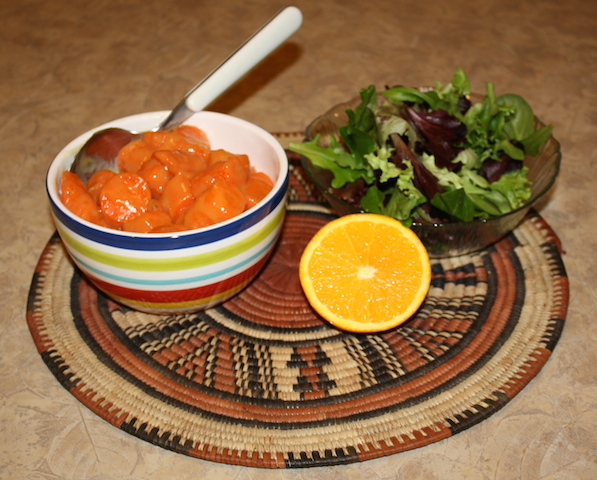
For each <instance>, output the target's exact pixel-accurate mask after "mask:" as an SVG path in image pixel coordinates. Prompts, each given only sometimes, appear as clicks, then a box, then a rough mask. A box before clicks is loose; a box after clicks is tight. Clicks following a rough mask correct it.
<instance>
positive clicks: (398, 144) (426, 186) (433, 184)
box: [390, 133, 444, 200]
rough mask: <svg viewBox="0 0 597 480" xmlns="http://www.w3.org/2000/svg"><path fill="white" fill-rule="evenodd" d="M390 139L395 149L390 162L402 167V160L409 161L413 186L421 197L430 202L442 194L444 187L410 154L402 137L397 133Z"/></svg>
mask: <svg viewBox="0 0 597 480" xmlns="http://www.w3.org/2000/svg"><path fill="white" fill-rule="evenodd" d="M390 139H391V140H392V143H393V144H394V148H395V152H394V155H393V156H392V161H393V162H394V163H395V164H396V165H397V166H398V167H402V163H403V161H404V160H409V161H410V163H411V164H412V166H413V170H414V179H413V184H414V186H415V187H417V189H418V190H419V191H420V192H421V193H422V194H423V195H425V198H427V200H431V199H432V198H433V197H434V196H435V195H436V194H438V193H443V192H444V187H442V186H441V185H440V184H439V182H438V180H437V178H435V176H434V175H433V174H432V173H431V172H430V171H429V170H427V169H426V168H425V167H424V166H423V164H422V163H421V162H420V161H419V159H418V158H417V157H416V156H415V155H414V154H413V153H412V151H411V150H410V148H408V145H406V143H405V142H404V140H403V139H402V137H401V136H400V135H398V134H397V133H393V134H392V135H390Z"/></svg>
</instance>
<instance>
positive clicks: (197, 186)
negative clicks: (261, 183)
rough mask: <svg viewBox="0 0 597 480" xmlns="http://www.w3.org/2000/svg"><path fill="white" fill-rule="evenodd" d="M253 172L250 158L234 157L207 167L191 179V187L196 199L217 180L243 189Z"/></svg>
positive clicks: (244, 156) (243, 156)
mask: <svg viewBox="0 0 597 480" xmlns="http://www.w3.org/2000/svg"><path fill="white" fill-rule="evenodd" d="M250 172H251V167H250V164H249V157H247V156H246V155H233V156H231V157H228V158H226V159H225V160H221V161H219V162H216V163H214V164H212V165H210V166H209V167H207V168H206V169H205V170H204V171H203V172H201V173H199V174H198V175H195V176H194V177H193V178H192V179H191V187H192V189H193V195H195V198H199V197H200V196H201V195H202V194H203V193H204V192H205V191H206V190H207V189H208V188H210V187H211V186H212V185H213V184H214V183H215V182H216V180H217V179H219V178H220V179H222V180H226V181H228V182H230V183H232V184H234V185H236V186H237V187H240V188H242V187H243V186H244V185H245V183H246V182H247V180H248V178H249V175H250Z"/></svg>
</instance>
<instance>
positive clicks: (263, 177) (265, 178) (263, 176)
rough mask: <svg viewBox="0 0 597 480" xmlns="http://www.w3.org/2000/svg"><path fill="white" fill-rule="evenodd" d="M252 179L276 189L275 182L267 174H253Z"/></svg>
mask: <svg viewBox="0 0 597 480" xmlns="http://www.w3.org/2000/svg"><path fill="white" fill-rule="evenodd" d="M251 177H254V178H258V179H259V180H261V181H262V182H265V183H267V184H268V185H269V186H270V187H271V188H274V181H273V180H272V179H271V178H270V177H269V175H268V174H267V173H263V172H251Z"/></svg>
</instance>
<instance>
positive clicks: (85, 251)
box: [58, 207, 285, 272]
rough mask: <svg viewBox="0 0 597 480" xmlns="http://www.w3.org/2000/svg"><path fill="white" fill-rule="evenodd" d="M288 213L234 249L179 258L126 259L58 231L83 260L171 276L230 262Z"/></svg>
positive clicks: (266, 233)
mask: <svg viewBox="0 0 597 480" xmlns="http://www.w3.org/2000/svg"><path fill="white" fill-rule="evenodd" d="M284 213H285V208H284V207H282V208H280V210H279V211H278V213H277V214H276V216H275V217H274V218H273V219H272V220H271V221H269V222H268V223H267V224H266V225H265V226H264V227H263V228H262V229H261V230H259V231H257V232H255V233H254V234H252V235H250V236H249V237H246V238H244V239H242V240H240V241H238V242H236V243H234V244H233V245H227V246H225V247H222V248H220V249H218V250H214V251H211V252H205V253H200V254H197V255H190V256H184V257H178V258H150V257H144V258H134V257H128V256H125V255H116V254H112V253H106V252H102V251H100V250H97V249H95V248H92V247H90V246H88V245H85V244H83V243H82V242H79V241H78V240H75V239H74V238H73V237H72V236H71V235H69V234H68V233H67V232H65V231H64V229H61V228H60V227H58V230H59V231H60V237H61V238H62V240H63V241H64V242H65V243H66V244H67V245H68V246H69V247H70V248H72V249H73V250H74V251H76V252H77V253H79V254H80V255H81V256H83V257H85V258H88V259H90V260H93V261H96V262H98V263H101V264H104V265H108V266H111V267H114V268H121V269H125V270H134V271H139V272H171V271H176V270H189V269H191V268H197V267H201V266H206V265H213V264H214V263H218V262H221V261H224V260H228V259H229V258H232V257H234V256H236V255H238V254H239V253H242V252H244V251H247V250H249V249H251V248H253V247H254V246H255V245H257V244H258V243H260V242H262V241H263V240H264V239H265V238H267V237H268V236H269V235H270V234H271V233H272V232H273V231H274V230H275V229H276V227H278V225H279V224H280V222H281V221H282V218H283V216H284ZM147 254H148V255H151V252H147Z"/></svg>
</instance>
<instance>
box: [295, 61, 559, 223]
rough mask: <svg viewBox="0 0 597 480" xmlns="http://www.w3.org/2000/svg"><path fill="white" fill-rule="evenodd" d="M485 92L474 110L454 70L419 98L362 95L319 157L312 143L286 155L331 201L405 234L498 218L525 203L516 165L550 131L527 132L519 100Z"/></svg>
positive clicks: (412, 91)
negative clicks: (323, 183)
mask: <svg viewBox="0 0 597 480" xmlns="http://www.w3.org/2000/svg"><path fill="white" fill-rule="evenodd" d="M485 87H486V88H485V96H484V99H483V101H479V102H476V103H475V102H474V101H472V100H471V98H470V93H471V92H470V83H469V80H468V78H467V77H466V75H465V73H464V71H463V70H462V69H458V70H457V71H456V72H455V74H454V75H453V77H452V80H451V82H450V83H449V84H447V85H445V86H444V85H441V84H440V83H439V82H438V83H436V85H435V87H434V88H430V89H428V90H422V89H417V88H410V87H402V86H397V87H393V88H388V89H386V90H385V91H383V92H381V93H378V92H377V90H376V88H375V86H373V85H371V86H369V87H368V88H366V89H363V90H361V92H360V98H361V102H360V104H359V105H358V106H357V107H356V108H355V109H354V110H347V111H346V113H347V114H348V122H347V123H346V125H343V126H342V127H341V128H340V129H339V136H338V138H336V137H332V139H331V144H330V145H329V146H328V147H321V146H319V145H318V143H319V135H317V136H316V137H315V138H313V139H311V140H308V141H305V142H303V143H298V142H294V143H291V144H290V147H289V148H290V150H292V151H294V152H296V153H299V154H301V155H303V156H305V157H307V158H308V159H309V160H310V161H311V163H312V164H313V165H314V166H316V167H319V168H323V169H326V170H329V171H330V172H331V174H332V182H331V188H332V190H333V193H334V194H335V195H336V196H338V197H339V198H341V199H343V200H344V201H346V202H348V203H350V204H352V205H354V206H355V207H357V208H360V209H362V210H364V211H367V212H371V213H380V214H384V215H388V216H391V217H394V218H396V219H398V220H400V221H402V222H403V223H404V224H405V225H406V226H410V225H411V224H412V222H413V221H416V222H424V223H446V222H454V221H465V222H467V221H471V220H474V219H482V218H491V217H495V216H499V215H503V214H505V213H508V212H510V211H512V210H514V209H516V208H518V207H520V206H522V205H523V204H524V203H525V202H526V201H527V200H528V199H529V197H530V194H531V188H530V187H531V182H530V181H529V179H528V177H527V173H528V170H527V168H526V167H525V166H524V165H523V162H522V161H523V159H524V158H525V156H527V155H531V156H534V155H537V154H538V152H539V149H540V147H541V146H542V145H543V144H544V143H545V142H546V141H547V140H548V139H549V137H550V136H551V131H552V127H551V126H543V127H541V128H539V129H535V115H534V113H533V110H532V109H531V107H530V106H529V104H528V103H527V102H526V101H525V100H524V99H523V98H522V97H520V96H518V95H515V94H504V95H499V96H496V93H495V89H494V85H493V84H492V83H490V82H487V83H486V86H485Z"/></svg>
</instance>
